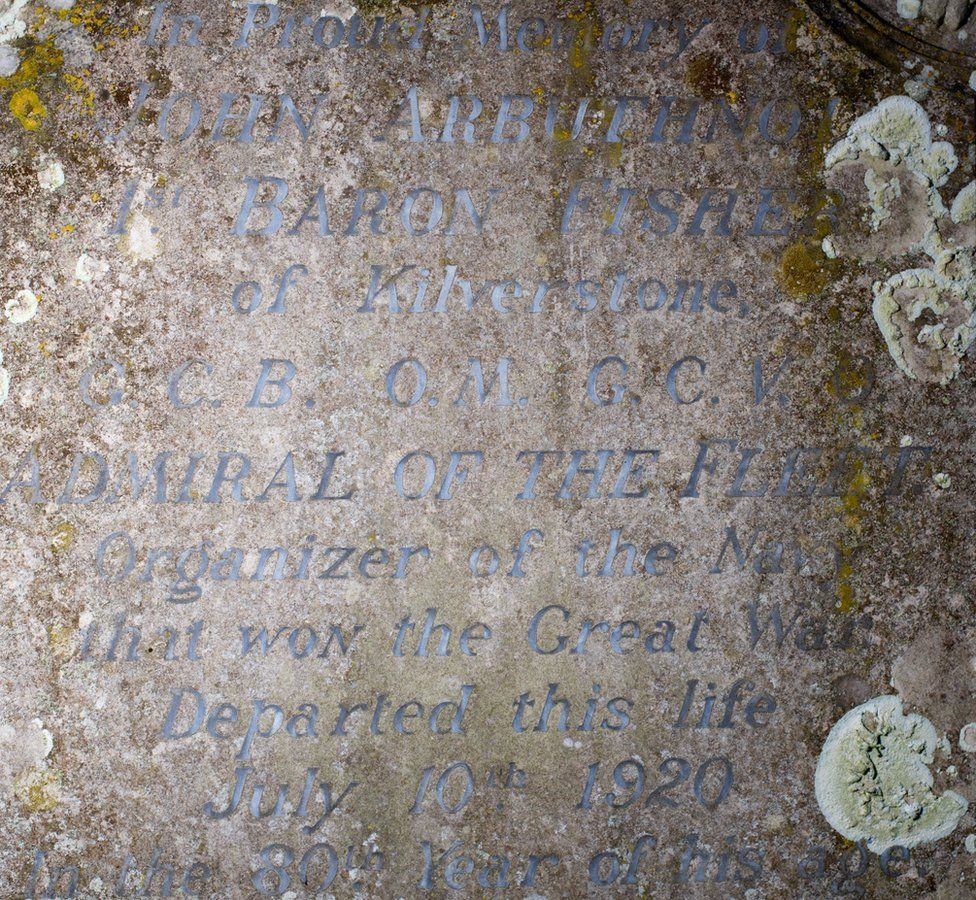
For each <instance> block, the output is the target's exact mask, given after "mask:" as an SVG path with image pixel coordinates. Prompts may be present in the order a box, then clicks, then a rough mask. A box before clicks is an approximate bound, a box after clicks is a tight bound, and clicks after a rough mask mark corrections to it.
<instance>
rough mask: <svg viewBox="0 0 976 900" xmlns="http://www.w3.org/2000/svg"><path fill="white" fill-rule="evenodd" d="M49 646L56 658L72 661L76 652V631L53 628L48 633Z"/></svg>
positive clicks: (58, 627)
mask: <svg viewBox="0 0 976 900" xmlns="http://www.w3.org/2000/svg"><path fill="white" fill-rule="evenodd" d="M47 644H48V647H49V648H50V650H51V653H52V654H53V655H54V656H56V657H58V658H59V659H70V658H71V657H72V655H73V654H74V652H75V632H74V629H71V628H63V627H60V626H56V627H53V628H51V629H50V630H49V631H48V636H47Z"/></svg>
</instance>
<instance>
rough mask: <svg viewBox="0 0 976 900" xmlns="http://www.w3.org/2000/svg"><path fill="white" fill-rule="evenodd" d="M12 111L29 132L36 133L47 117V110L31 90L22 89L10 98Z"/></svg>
mask: <svg viewBox="0 0 976 900" xmlns="http://www.w3.org/2000/svg"><path fill="white" fill-rule="evenodd" d="M10 111H11V112H12V113H13V114H14V118H16V119H17V121H18V122H20V124H21V125H23V126H24V128H26V129H27V130H28V131H36V130H37V129H38V128H39V127H40V125H41V122H43V121H44V118H45V117H46V116H47V110H46V109H45V108H44V104H43V103H41V99H40V97H38V96H37V94H35V93H34V92H33V91H32V90H31V89H30V88H21V89H20V90H19V91H17V92H16V93H15V94H14V95H13V96H12V97H11V98H10Z"/></svg>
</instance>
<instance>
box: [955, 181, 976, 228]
mask: <svg viewBox="0 0 976 900" xmlns="http://www.w3.org/2000/svg"><path fill="white" fill-rule="evenodd" d="M949 218H950V219H952V221H953V222H955V223H956V224H957V225H963V224H965V223H967V222H976V181H970V182H969V184H967V185H966V186H965V187H964V188H963V189H962V190H961V191H959V193H958V194H956V199H955V200H953V201H952V206H951V207H950V208H949Z"/></svg>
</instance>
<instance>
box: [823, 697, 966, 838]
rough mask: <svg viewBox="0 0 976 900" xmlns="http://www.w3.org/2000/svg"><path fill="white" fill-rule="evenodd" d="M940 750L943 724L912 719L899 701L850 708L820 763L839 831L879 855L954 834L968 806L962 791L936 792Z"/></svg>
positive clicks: (827, 805)
mask: <svg viewBox="0 0 976 900" xmlns="http://www.w3.org/2000/svg"><path fill="white" fill-rule="evenodd" d="M937 745H938V735H937V734H936V731H935V726H933V725H932V723H931V722H930V721H929V720H928V719H926V718H924V717H923V716H919V715H916V714H907V715H906V714H905V712H904V711H903V710H902V703H901V699H900V698H898V697H894V696H887V697H876V698H875V699H873V700H869V701H868V702H867V703H862V704H861V705H860V706H856V707H854V709H852V710H850V712H848V713H847V714H846V715H844V716H843V717H842V718H841V719H840V720H839V721H838V722H837V724H836V725H834V727H833V728H832V729H831V730H830V734H829V735H828V736H827V740H826V741H825V742H824V745H823V750H822V751H821V752H820V759H819V761H818V762H817V773H816V776H815V789H816V795H817V803H818V804H819V805H820V809H821V811H822V812H823V814H824V816H825V818H826V819H827V821H828V822H829V823H830V825H831V827H832V828H834V830H835V831H837V832H839V833H840V834H842V835H843V836H844V837H846V838H847V839H848V840H851V841H864V842H865V844H866V845H867V848H868V849H869V850H871V851H873V852H874V853H883V852H884V851H885V850H887V849H889V848H890V847H896V846H900V847H915V846H917V845H919V844H925V843H929V842H931V841H936V840H939V839H940V838H944V837H945V836H946V835H948V834H950V833H951V832H952V831H953V829H955V827H956V825H957V824H958V823H959V820H960V819H961V818H962V816H963V815H964V814H965V812H966V809H967V806H968V804H967V802H966V800H965V798H964V797H962V796H961V795H959V794H957V793H956V792H955V791H946V792H945V793H943V794H942V795H940V796H936V795H935V793H933V791H932V783H933V777H932V772H931V770H930V769H929V766H930V765H931V763H932V759H933V757H934V755H935V749H936V746H937Z"/></svg>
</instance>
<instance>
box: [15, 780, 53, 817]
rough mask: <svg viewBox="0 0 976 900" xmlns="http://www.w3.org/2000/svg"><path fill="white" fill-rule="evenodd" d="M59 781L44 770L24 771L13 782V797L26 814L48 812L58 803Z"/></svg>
mask: <svg viewBox="0 0 976 900" xmlns="http://www.w3.org/2000/svg"><path fill="white" fill-rule="evenodd" d="M59 782H60V779H59V778H58V775H57V773H56V772H53V771H50V770H46V769H25V770H24V771H23V772H21V773H20V775H18V776H17V779H16V780H15V781H14V796H15V797H16V798H17V802H18V803H20V805H21V806H22V807H23V808H24V810H25V811H26V812H28V813H37V812H50V811H51V810H52V809H54V808H55V807H57V805H58V803H59V801H60V784H59Z"/></svg>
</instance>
